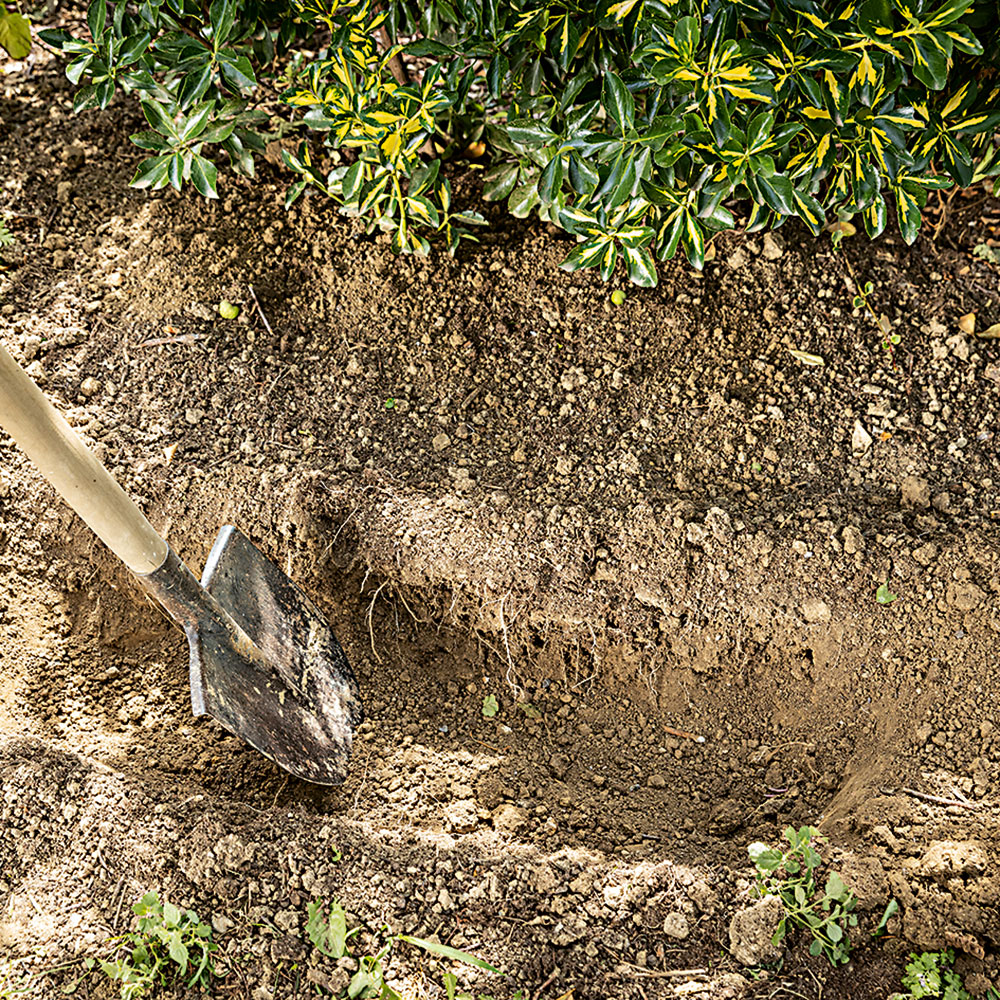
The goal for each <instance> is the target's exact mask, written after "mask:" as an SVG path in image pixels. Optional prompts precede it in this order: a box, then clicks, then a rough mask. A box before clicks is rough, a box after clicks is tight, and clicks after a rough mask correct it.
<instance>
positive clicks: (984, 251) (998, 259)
mask: <svg viewBox="0 0 1000 1000" xmlns="http://www.w3.org/2000/svg"><path fill="white" fill-rule="evenodd" d="M972 253H973V256H975V257H982V259H983V260H985V261H986V262H987V263H988V264H1000V251H997V250H994V249H993V247H991V246H990V245H989V244H988V243H977V244H976V245H975V246H974V247H973V248H972Z"/></svg>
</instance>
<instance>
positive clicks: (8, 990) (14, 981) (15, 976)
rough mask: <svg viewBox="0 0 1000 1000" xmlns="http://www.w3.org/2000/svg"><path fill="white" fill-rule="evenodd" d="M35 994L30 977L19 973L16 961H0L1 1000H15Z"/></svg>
mask: <svg viewBox="0 0 1000 1000" xmlns="http://www.w3.org/2000/svg"><path fill="white" fill-rule="evenodd" d="M34 992H35V987H34V986H32V984H31V979H30V977H29V976H26V975H24V974H22V973H20V972H18V971H17V962H16V961H13V962H12V961H6V960H4V961H0V1000H15V998H16V997H27V996H31V995H32V994H34Z"/></svg>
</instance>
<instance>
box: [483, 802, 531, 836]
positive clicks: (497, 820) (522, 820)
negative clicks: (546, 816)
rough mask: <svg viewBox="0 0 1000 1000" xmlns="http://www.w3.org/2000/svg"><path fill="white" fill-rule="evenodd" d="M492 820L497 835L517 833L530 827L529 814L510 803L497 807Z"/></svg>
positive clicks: (492, 814) (491, 817)
mask: <svg viewBox="0 0 1000 1000" xmlns="http://www.w3.org/2000/svg"><path fill="white" fill-rule="evenodd" d="M490 819H491V820H492V821H493V829H494V830H496V831H497V833H517V832H518V831H519V830H522V829H524V827H525V826H527V825H528V814H527V812H526V811H525V810H524V809H521V808H520V807H519V806H515V805H512V804H511V803H510V802H504V803H503V805H500V806H497V808H496V809H494V810H493V812H492V813H491V815H490Z"/></svg>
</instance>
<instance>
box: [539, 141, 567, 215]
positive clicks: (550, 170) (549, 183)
mask: <svg viewBox="0 0 1000 1000" xmlns="http://www.w3.org/2000/svg"><path fill="white" fill-rule="evenodd" d="M562 181H563V161H562V157H561V156H559V154H558V153H557V154H556V155H555V156H553V157H552V159H551V160H549V162H548V164H547V165H546V167H545V169H544V170H543V171H542V176H541V177H540V178H539V179H538V198H539V201H540V202H541V203H542V204H543V205H551V204H552V202H553V201H554V200H555V198H556V196H557V195H558V194H559V189H560V188H561V187H562Z"/></svg>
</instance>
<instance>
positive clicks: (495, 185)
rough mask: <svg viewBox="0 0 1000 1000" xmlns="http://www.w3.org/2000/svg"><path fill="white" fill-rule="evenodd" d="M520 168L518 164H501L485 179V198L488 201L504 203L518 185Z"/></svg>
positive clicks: (490, 171)
mask: <svg viewBox="0 0 1000 1000" xmlns="http://www.w3.org/2000/svg"><path fill="white" fill-rule="evenodd" d="M519 169H520V168H519V167H518V165H517V164H516V163H499V164H497V165H496V166H495V167H493V168H492V169H491V170H488V171H487V172H486V175H485V176H484V177H483V197H484V198H485V199H486V200H487V201H503V199H504V198H506V197H507V196H508V195H509V194H510V193H511V191H513V190H514V187H515V185H516V184H517V177H518V172H519Z"/></svg>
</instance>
